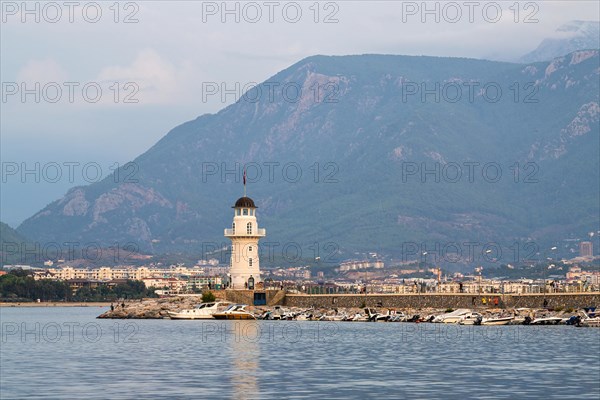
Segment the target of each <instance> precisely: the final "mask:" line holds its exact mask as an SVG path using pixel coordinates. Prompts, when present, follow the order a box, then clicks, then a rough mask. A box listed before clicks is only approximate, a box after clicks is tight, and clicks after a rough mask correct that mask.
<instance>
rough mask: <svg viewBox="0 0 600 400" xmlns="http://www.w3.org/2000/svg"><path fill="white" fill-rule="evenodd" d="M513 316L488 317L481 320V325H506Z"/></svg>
mask: <svg viewBox="0 0 600 400" xmlns="http://www.w3.org/2000/svg"><path fill="white" fill-rule="evenodd" d="M514 319H515V317H512V316H509V317H489V318H483V319H482V320H481V325H508V324H510V323H511V322H512V321H513V320H514Z"/></svg>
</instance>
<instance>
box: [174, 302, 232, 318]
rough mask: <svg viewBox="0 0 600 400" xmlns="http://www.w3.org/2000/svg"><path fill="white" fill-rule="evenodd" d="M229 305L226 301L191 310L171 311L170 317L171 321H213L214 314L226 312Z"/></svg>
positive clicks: (203, 305) (199, 305)
mask: <svg viewBox="0 0 600 400" xmlns="http://www.w3.org/2000/svg"><path fill="white" fill-rule="evenodd" d="M228 304H229V303H228V302H224V301H217V302H212V303H201V304H198V305H197V306H196V307H194V308H191V309H186V310H181V311H169V312H168V315H169V318H171V319H213V314H214V313H216V312H221V311H224V310H225V309H226V308H227V305H228Z"/></svg>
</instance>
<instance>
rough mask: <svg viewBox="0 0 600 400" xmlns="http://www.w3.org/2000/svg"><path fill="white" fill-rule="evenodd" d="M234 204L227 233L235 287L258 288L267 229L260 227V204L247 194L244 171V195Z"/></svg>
mask: <svg viewBox="0 0 600 400" xmlns="http://www.w3.org/2000/svg"><path fill="white" fill-rule="evenodd" d="M232 208H233V210H234V211H233V223H232V224H231V229H225V237H228V238H229V239H231V262H230V264H229V271H230V275H231V281H230V284H231V288H232V289H254V287H255V285H256V284H257V283H258V282H261V279H260V263H259V260H258V240H259V239H260V238H262V237H264V236H265V235H266V234H267V233H266V231H265V229H259V228H258V222H256V208H257V207H256V206H255V205H254V201H253V200H252V199H251V198H250V197H246V176H245V172H244V197H240V198H239V199H238V200H237V201H236V202H235V205H234V206H233V207H232Z"/></svg>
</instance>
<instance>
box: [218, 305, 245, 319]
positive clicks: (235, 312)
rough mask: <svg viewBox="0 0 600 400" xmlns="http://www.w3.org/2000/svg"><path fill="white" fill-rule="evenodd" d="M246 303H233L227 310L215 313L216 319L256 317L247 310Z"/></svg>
mask: <svg viewBox="0 0 600 400" xmlns="http://www.w3.org/2000/svg"><path fill="white" fill-rule="evenodd" d="M246 307H247V305H246V304H232V305H230V306H229V307H228V308H227V309H226V310H225V311H222V312H217V313H214V314H213V315H212V316H213V318H214V319H256V317H255V316H254V314H252V313H250V312H248V311H246Z"/></svg>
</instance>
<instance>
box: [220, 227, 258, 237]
mask: <svg viewBox="0 0 600 400" xmlns="http://www.w3.org/2000/svg"><path fill="white" fill-rule="evenodd" d="M237 231H238V232H234V230H233V229H231V228H228V229H225V236H234V235H235V236H265V235H266V234H267V230H266V229H265V228H259V229H255V230H254V231H253V232H252V233H247V232H246V230H245V229H237Z"/></svg>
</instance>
